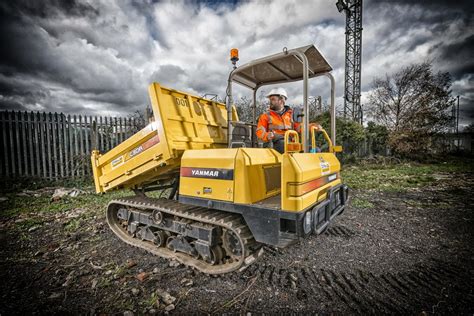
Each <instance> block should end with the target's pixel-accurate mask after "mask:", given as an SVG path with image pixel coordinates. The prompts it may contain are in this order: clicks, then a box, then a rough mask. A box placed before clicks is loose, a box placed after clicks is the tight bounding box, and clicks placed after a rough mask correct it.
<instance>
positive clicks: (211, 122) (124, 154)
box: [91, 83, 238, 192]
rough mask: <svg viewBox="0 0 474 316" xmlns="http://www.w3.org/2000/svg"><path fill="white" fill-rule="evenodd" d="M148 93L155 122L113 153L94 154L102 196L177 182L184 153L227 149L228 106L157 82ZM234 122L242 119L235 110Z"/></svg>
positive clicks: (120, 145) (92, 158) (97, 183)
mask: <svg viewBox="0 0 474 316" xmlns="http://www.w3.org/2000/svg"><path fill="white" fill-rule="evenodd" d="M148 92H149V95H150V99H151V104H152V109H153V114H154V121H153V122H151V123H150V124H148V125H147V126H146V127H145V128H144V129H142V130H141V131H139V132H138V133H136V134H135V135H133V136H131V137H130V138H129V139H127V140H126V141H124V142H122V143H121V144H119V145H118V146H116V147H115V148H113V149H112V150H110V151H109V152H107V153H105V154H102V155H101V154H100V153H99V152H98V151H94V152H93V154H92V157H91V160H92V161H91V162H92V168H93V172H94V181H95V185H96V191H97V192H105V191H108V190H111V189H114V188H133V187H136V186H143V185H145V184H147V183H150V182H153V181H156V180H158V179H167V178H171V177H174V176H175V174H177V173H178V172H179V166H180V162H181V160H180V159H181V155H182V154H183V152H184V150H187V149H193V148H200V149H204V148H206V149H207V148H225V147H227V120H226V117H227V116H226V108H225V105H224V104H222V103H218V102H214V101H210V100H206V99H202V98H199V97H197V96H193V95H191V94H187V93H184V92H181V91H177V90H173V89H168V88H164V87H161V86H160V85H159V84H158V83H152V84H151V85H150V86H149V89H148ZM234 119H235V120H238V117H237V113H236V111H235V109H234Z"/></svg>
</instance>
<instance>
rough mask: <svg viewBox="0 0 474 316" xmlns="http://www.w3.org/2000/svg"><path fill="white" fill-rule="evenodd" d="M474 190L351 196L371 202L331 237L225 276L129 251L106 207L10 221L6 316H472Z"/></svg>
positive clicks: (5, 243)
mask: <svg viewBox="0 0 474 316" xmlns="http://www.w3.org/2000/svg"><path fill="white" fill-rule="evenodd" d="M473 185H474V181H473V179H472V174H464V175H462V174H457V175H456V176H455V177H454V176H450V175H439V176H438V178H437V181H436V182H435V184H434V185H430V186H427V187H425V188H422V189H410V190H408V191H407V192H403V193H401V192H398V193H397V192H379V191H377V190H370V191H353V192H351V193H352V195H351V196H352V199H358V200H359V202H360V201H363V203H362V204H363V205H362V206H361V205H360V204H361V203H358V206H357V207H356V206H355V205H352V206H349V207H348V208H347V210H346V211H345V212H344V213H343V214H342V215H341V216H339V217H338V218H337V219H336V221H335V222H333V223H332V226H331V227H330V228H329V229H328V230H327V232H326V233H325V234H323V235H321V236H318V237H311V238H308V239H305V240H302V241H301V242H300V243H299V244H297V245H295V246H293V247H290V248H287V249H283V250H281V249H273V248H265V253H264V255H263V256H262V257H260V258H259V260H258V261H257V262H256V263H254V264H253V265H251V266H250V267H249V268H248V269H247V270H246V271H244V272H242V273H231V274H228V275H224V276H218V277H210V276H207V275H204V274H202V273H199V272H196V271H193V270H191V269H189V268H186V267H184V266H180V265H177V264H175V263H174V262H171V263H170V262H168V261H166V260H163V259H161V258H158V257H155V256H151V255H148V254H147V253H145V252H144V251H142V250H139V249H136V248H133V247H130V246H128V245H125V244H124V243H122V242H120V241H119V240H118V238H116V237H115V236H114V235H113V234H112V233H111V232H110V230H109V229H108V227H107V225H106V224H105V219H104V214H103V209H100V208H97V209H94V210H90V209H72V210H68V211H66V212H59V213H58V212H57V213H51V214H50V215H44V218H43V222H44V224H43V225H42V226H30V227H29V228H28V229H27V230H20V229H18V228H17V226H18V225H17V224H18V223H21V221H22V219H21V217H15V218H8V219H6V220H3V221H2V222H1V226H0V228H1V230H0V243H1V244H2V247H1V251H0V257H1V262H0V280H1V282H0V289H1V304H0V314H1V315H11V314H32V313H38V314H61V315H64V314H103V313H107V314H122V313H125V314H126V315H132V313H133V314H144V313H150V314H153V313H168V312H169V313H176V314H188V313H203V314H207V313H249V312H250V313H267V314H268V313H276V312H280V313H287V312H301V313H307V312H313V313H320V314H333V313H336V314H381V313H383V314H456V315H458V314H465V315H472V314H473V313H474V293H473V284H474V283H473V278H474V265H473V262H474V256H473V247H472V246H473V241H474V240H473V231H474V230H473V228H474V227H473V221H474V215H473V214H474V213H473V207H472V206H473V205H474V189H473ZM354 204H355V203H354ZM83 214H87V216H83ZM71 219H77V220H75V221H71ZM72 224H73V225H74V226H73V227H72V228H71V225H72ZM66 228H68V229H66Z"/></svg>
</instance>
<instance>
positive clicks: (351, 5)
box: [336, 0, 362, 123]
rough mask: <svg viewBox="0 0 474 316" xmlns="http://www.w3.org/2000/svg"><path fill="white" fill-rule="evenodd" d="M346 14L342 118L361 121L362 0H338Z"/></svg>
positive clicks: (340, 8)
mask: <svg viewBox="0 0 474 316" xmlns="http://www.w3.org/2000/svg"><path fill="white" fill-rule="evenodd" d="M336 6H337V9H338V10H339V12H342V11H344V13H345V14H346V60H345V68H346V69H345V75H344V118H348V117H349V118H352V119H353V120H354V121H357V122H360V123H362V107H361V104H360V76H361V75H360V72H361V59H362V0H338V1H337V3H336Z"/></svg>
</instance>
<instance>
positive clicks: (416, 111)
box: [369, 62, 454, 154]
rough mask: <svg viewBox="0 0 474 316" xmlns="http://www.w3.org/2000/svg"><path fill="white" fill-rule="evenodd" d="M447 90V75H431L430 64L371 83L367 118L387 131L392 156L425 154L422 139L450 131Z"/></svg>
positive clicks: (405, 69)
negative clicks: (415, 152) (384, 127)
mask: <svg viewBox="0 0 474 316" xmlns="http://www.w3.org/2000/svg"><path fill="white" fill-rule="evenodd" d="M450 87H451V76H450V74H449V73H447V72H445V73H443V72H438V73H434V72H433V71H432V65H431V63H430V62H424V63H421V64H413V65H410V66H408V67H405V68H402V69H401V70H400V71H398V72H396V73H394V74H393V75H386V76H385V78H376V79H375V80H374V82H373V91H372V92H371V93H370V94H369V101H370V104H369V114H370V115H371V116H372V117H373V119H374V120H375V121H377V122H378V123H380V124H382V125H384V126H386V127H387V128H388V130H389V131H390V139H389V140H390V143H391V145H392V148H393V149H394V151H395V152H397V153H401V154H405V153H410V152H413V151H414V150H420V149H422V150H423V149H425V150H426V149H429V142H426V141H425V142H423V141H422V140H423V137H427V136H429V135H433V134H435V133H438V132H442V131H445V130H446V129H447V128H449V123H450V120H451V116H450V113H449V111H448V109H449V108H450V107H451V106H452V105H453V102H454V99H453V98H452V97H451V90H450Z"/></svg>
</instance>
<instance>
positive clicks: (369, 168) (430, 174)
mask: <svg viewBox="0 0 474 316" xmlns="http://www.w3.org/2000/svg"><path fill="white" fill-rule="evenodd" d="M472 162H473V161H472V160H454V161H448V162H442V163H436V164H421V163H401V164H395V165H349V166H345V167H343V168H342V172H341V174H342V177H343V181H344V182H345V183H347V184H348V185H349V187H350V188H352V189H356V190H381V191H405V190H408V189H411V188H417V187H424V186H429V185H433V184H435V183H436V182H437V181H438V180H437V179H436V174H456V173H472V172H473V171H474V170H473V168H474V167H473V163H472ZM441 181H442V180H441Z"/></svg>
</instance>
